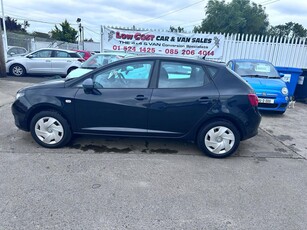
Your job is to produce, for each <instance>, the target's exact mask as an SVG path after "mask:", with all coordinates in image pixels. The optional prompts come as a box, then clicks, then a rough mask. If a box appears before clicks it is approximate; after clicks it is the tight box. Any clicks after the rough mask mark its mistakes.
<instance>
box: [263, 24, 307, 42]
mask: <svg viewBox="0 0 307 230" xmlns="http://www.w3.org/2000/svg"><path fill="white" fill-rule="evenodd" d="M268 35H271V36H278V37H287V38H289V39H291V38H295V37H307V29H305V28H304V27H303V26H302V25H301V24H298V23H294V22H288V23H286V24H284V25H278V26H272V27H271V28H270V29H269V31H268Z"/></svg>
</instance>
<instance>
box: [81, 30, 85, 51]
mask: <svg viewBox="0 0 307 230" xmlns="http://www.w3.org/2000/svg"><path fill="white" fill-rule="evenodd" d="M81 29H82V50H85V48H84V26H82V27H81Z"/></svg>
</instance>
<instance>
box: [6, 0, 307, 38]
mask: <svg viewBox="0 0 307 230" xmlns="http://www.w3.org/2000/svg"><path fill="white" fill-rule="evenodd" d="M2 1H3V4H4V13H5V15H6V16H7V15H8V16H10V17H12V18H16V19H20V20H19V21H18V22H19V23H22V20H24V19H25V20H28V21H29V23H30V27H29V28H28V31H29V32H33V31H39V32H48V31H50V30H52V29H53V28H54V25H55V23H61V22H63V21H64V20H65V19H67V20H68V22H69V23H71V25H72V26H73V27H75V28H76V29H77V28H78V26H77V23H76V19H77V18H81V19H82V25H83V26H84V27H85V38H93V39H94V40H95V41H98V40H99V31H100V25H110V26H122V27H132V26H133V25H135V26H136V27H139V28H152V29H168V28H169V27H170V25H173V26H176V27H178V26H181V27H184V28H185V30H186V31H191V30H192V29H193V28H194V26H195V25H199V24H200V23H201V20H202V19H203V18H204V17H205V14H204V7H205V5H206V4H207V2H208V0H203V1H200V0H176V1H174V0H146V1H145V0H82V1H81V0H49V1H47V0H27V1H25V0H2ZM254 2H256V3H257V4H262V5H263V6H264V7H265V8H266V10H265V11H266V13H267V14H268V16H269V22H270V24H271V25H273V26H274V25H279V24H284V23H286V22H289V21H293V22H297V23H300V24H302V25H303V26H304V27H305V28H307V1H306V0H304V1H303V0H254ZM1 11H2V10H1ZM1 13H2V12H1ZM36 21H40V22H36Z"/></svg>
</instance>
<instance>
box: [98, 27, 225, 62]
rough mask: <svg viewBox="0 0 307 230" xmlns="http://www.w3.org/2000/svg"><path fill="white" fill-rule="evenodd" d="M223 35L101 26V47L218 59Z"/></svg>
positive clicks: (220, 56) (113, 49)
mask: <svg viewBox="0 0 307 230" xmlns="http://www.w3.org/2000/svg"><path fill="white" fill-rule="evenodd" d="M224 39H225V38H224V35H221V34H193V33H189V34H188V33H176V32H159V31H133V30H120V29H111V28H104V33H103V49H104V50H109V51H110V50H111V51H121V52H131V53H150V54H161V55H177V56H201V57H203V56H206V59H220V58H222V55H223V45H224Z"/></svg>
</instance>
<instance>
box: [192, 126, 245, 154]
mask: <svg viewBox="0 0 307 230" xmlns="http://www.w3.org/2000/svg"><path fill="white" fill-rule="evenodd" d="M239 144H240V133H239V131H238V129H237V128H236V127H235V126H234V125H233V124H232V123H231V122H229V121H224V120H218V121H214V122H211V123H209V124H206V125H204V126H203V127H202V128H201V129H200V131H199V133H198V136H197V145H198V147H199V148H200V150H201V151H202V152H203V153H204V154H205V155H207V156H209V157H214V158H224V157H228V156H230V155H231V154H233V153H234V152H235V151H236V150H237V148H238V147H239Z"/></svg>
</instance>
